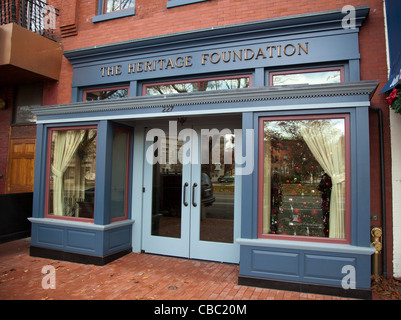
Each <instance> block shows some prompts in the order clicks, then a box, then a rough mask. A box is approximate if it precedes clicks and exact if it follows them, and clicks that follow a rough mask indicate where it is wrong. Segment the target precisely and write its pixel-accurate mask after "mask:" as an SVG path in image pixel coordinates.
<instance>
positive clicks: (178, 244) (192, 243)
mask: <svg viewBox="0 0 401 320" xmlns="http://www.w3.org/2000/svg"><path fill="white" fill-rule="evenodd" d="M167 121H168V120H165V123H166V122H167ZM226 122H227V121H225V123H226ZM207 126H208V127H209V128H210V129H211V128H216V127H217V129H218V130H221V129H223V128H225V127H226V126H224V125H223V124H216V125H213V124H212V125H207ZM203 127H205V126H203ZM231 127H232V128H234V125H232V126H231ZM162 128H166V126H162ZM184 128H185V127H184ZM190 128H191V129H192V130H193V131H194V132H195V133H197V136H196V137H195V138H196V139H197V141H196V142H197V147H198V156H199V159H198V161H197V162H196V163H195V164H193V163H191V164H186V165H183V174H182V177H183V178H182V188H181V196H182V201H181V202H182V203H181V206H182V207H181V208H182V212H181V215H182V221H181V238H180V239H176V238H167V237H160V236H152V235H151V228H152V224H151V219H149V216H148V215H150V216H151V210H152V209H151V206H152V185H153V165H152V164H149V163H148V162H147V160H146V152H147V150H148V148H149V147H151V146H152V144H153V141H146V138H145V137H146V134H147V132H145V134H144V151H143V161H144V163H143V168H144V170H143V187H144V189H143V190H144V193H143V199H142V201H143V205H142V217H141V218H142V230H141V232H142V237H141V241H142V246H141V247H142V249H143V250H144V251H145V252H149V253H155V254H162V255H170V256H179V257H184V258H193V259H201V260H212V261H219V262H229V263H239V251H240V250H239V249H240V248H239V244H237V242H236V239H237V238H239V237H240V224H241V221H240V219H241V176H240V175H235V185H234V226H233V229H234V230H233V232H234V235H233V243H222V242H213V241H203V240H199V236H200V215H201V210H200V207H201V206H200V205H199V206H196V207H194V206H193V204H192V200H194V201H195V202H196V203H200V196H201V195H200V192H201V188H200V181H201V163H200V149H201V132H200V128H201V126H200V125H196V126H195V125H193V126H190ZM150 129H151V128H148V130H150ZM236 129H237V128H236ZM178 131H180V128H178ZM232 132H233V130H232ZM187 143H188V142H187ZM191 143H192V145H191V147H193V145H194V137H192V138H191ZM185 182H187V183H188V186H187V187H186V188H185V187H184V183H185ZM194 183H197V184H198V187H195V188H194V187H193V186H194ZM184 191H185V196H186V199H184ZM193 192H195V193H193ZM184 201H187V202H189V205H188V206H184V205H183V202H184Z"/></svg>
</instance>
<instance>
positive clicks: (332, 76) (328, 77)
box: [273, 70, 341, 86]
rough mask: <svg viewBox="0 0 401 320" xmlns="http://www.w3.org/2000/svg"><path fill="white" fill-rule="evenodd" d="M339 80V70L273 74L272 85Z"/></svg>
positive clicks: (334, 81) (333, 81)
mask: <svg viewBox="0 0 401 320" xmlns="http://www.w3.org/2000/svg"><path fill="white" fill-rule="evenodd" d="M339 82H341V72H340V70H333V71H317V72H303V73H287V74H280V75H273V86H283V85H290V84H319V83H339Z"/></svg>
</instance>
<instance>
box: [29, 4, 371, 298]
mask: <svg viewBox="0 0 401 320" xmlns="http://www.w3.org/2000/svg"><path fill="white" fill-rule="evenodd" d="M368 12H369V8H367V7H361V8H356V18H357V19H356V27H355V28H354V29H343V28H342V26H341V20H342V18H343V14H342V13H341V10H338V11H330V12H324V13H316V14H309V15H302V16H296V17H288V18H284V19H272V20H266V21H259V22H254V23H248V24H240V25H234V26H229V27H220V28H214V29H213V28H212V29H206V30H201V31H193V32H187V33H181V34H175V35H169V36H161V37H156V38H151V39H142V40H134V41H129V42H124V43H118V44H112V45H104V46H99V47H93V48H86V49H79V50H74V51H69V52H65V53H64V54H65V56H66V57H67V59H69V61H70V62H71V63H72V65H73V68H74V73H73V83H72V97H71V104H70V105H64V106H63V105H61V106H51V107H41V108H36V109H35V113H36V114H37V143H36V154H37V156H36V162H35V184H34V190H35V192H34V201H33V218H32V219H31V222H32V240H31V243H32V246H33V247H35V248H43V249H51V250H56V251H61V252H68V253H76V254H82V255H88V256H94V257H99V258H104V257H107V256H110V255H113V254H115V253H118V252H122V251H126V250H132V248H134V251H139V250H140V249H141V243H140V239H141V237H140V236H138V233H139V234H140V233H141V232H142V231H141V215H142V211H141V209H142V207H141V206H142V204H141V203H140V201H141V200H140V199H141V190H142V184H141V180H142V177H138V180H136V177H135V175H133V179H132V181H131V183H130V193H129V194H130V199H129V203H130V204H131V208H130V210H129V216H128V219H127V220H123V221H119V222H114V223H111V222H110V200H109V196H108V194H109V191H110V190H108V188H109V187H110V180H111V176H110V171H111V170H110V165H111V159H110V154H111V152H110V150H111V148H112V127H113V126H114V125H115V123H116V121H118V122H121V121H126V120H129V121H131V123H132V124H133V128H131V130H132V139H131V141H135V143H132V148H131V150H133V152H132V154H131V172H134V174H135V172H136V173H138V174H141V173H140V171H141V170H140V165H141V163H142V161H143V156H144V152H143V151H142V152H141V148H143V142H144V136H143V134H142V135H141V134H139V135H136V134H137V132H140V130H137V127H136V123H137V122H136V121H138V120H142V121H145V120H146V119H147V120H148V121H149V123H151V122H152V119H156V118H157V119H164V118H165V117H166V115H168V116H174V117H182V116H187V117H190V116H192V115H194V116H195V115H197V116H199V115H203V116H204V117H205V119H206V118H207V117H209V116H210V117H218V116H224V117H227V119H229V116H230V115H231V114H237V115H241V117H242V132H243V139H242V140H243V142H244V143H243V153H245V151H246V148H247V145H246V144H245V141H246V129H252V130H254V131H255V132H259V129H260V128H258V119H259V117H266V116H287V115H301V114H302V115H310V114H328V113H329V114H334V113H347V114H350V124H351V125H350V128H351V132H350V137H351V228H350V229H351V232H350V239H349V243H348V244H333V243H324V242H319V243H316V242H303V241H288V240H280V239H277V240H276V239H258V236H257V226H258V212H257V204H258V198H257V197H258V187H257V178H258V165H257V160H258V155H257V152H258V140H257V134H255V140H254V141H253V143H254V146H253V150H254V161H255V162H254V170H253V172H252V173H251V174H248V175H244V176H242V179H241V190H242V194H241V199H240V201H239V202H238V203H240V204H241V225H240V229H241V236H240V238H238V239H236V241H237V242H238V243H239V245H240V262H239V263H240V275H239V276H240V278H241V279H251V280H252V279H254V280H257V281H259V280H260V281H262V280H274V281H277V280H278V281H283V282H286V283H288V282H290V283H295V284H313V285H324V286H328V287H334V288H341V287H342V279H343V278H344V273H342V268H343V267H344V265H351V266H353V267H355V270H356V290H362V291H365V290H366V291H369V289H370V257H371V254H372V253H373V252H374V250H373V249H371V248H370V220H369V218H370V204H369V202H370V201H369V199H370V188H369V183H370V166H369V161H367V160H368V159H369V157H370V154H369V106H370V97H371V94H372V92H374V90H375V88H376V86H377V83H375V82H373V81H370V82H369V81H368V82H362V81H359V80H360V78H359V58H360V56H359V49H358V47H359V46H358V32H359V28H360V27H361V25H362V22H363V20H364V19H365V18H366V16H367V15H368ZM273 47H274V49H273ZM278 48H280V51H278V50H279V49H278ZM234 51H235V52H236V54H237V55H236V56H234ZM229 52H230V56H229ZM240 54H241V55H242V59H239V55H240ZM234 57H236V60H234ZM331 66H343V67H344V80H345V83H342V84H331V85H316V86H298V87H280V88H277V87H270V86H269V72H272V71H277V70H285V69H296V68H307V67H312V68H317V67H331ZM233 74H252V88H248V89H241V90H233V91H230V92H229V91H224V92H203V93H194V94H183V95H173V96H162V97H141V96H140V95H141V89H142V85H143V84H144V83H146V82H150V81H153V82H162V81H166V80H171V79H173V80H174V79H175V80H178V79H180V80H182V79H187V78H189V79H190V78H196V77H198V78H199V77H213V76H219V75H233ZM121 85H128V86H129V87H130V98H127V99H121V100H118V101H116V100H115V101H99V102H79V101H81V100H82V95H83V90H85V89H89V88H96V87H106V86H109V87H113V86H114V87H115V86H121ZM165 105H173V106H174V112H173V113H169V114H166V113H163V112H162V110H161V109H162V106H165ZM86 124H96V125H97V126H98V138H97V139H98V148H97V163H96V191H95V192H96V194H95V201H96V202H95V219H94V223H92V224H88V223H84V222H75V221H68V220H59V219H57V220H56V219H46V218H44V211H45V203H44V202H45V192H46V181H45V179H46V159H47V148H48V146H47V141H48V136H47V135H48V129H49V128H51V127H57V126H70V125H74V126H76V125H86ZM134 133H135V134H134ZM138 144H139V145H138ZM141 144H142V145H141ZM137 153H139V154H137ZM137 201H138V202H139V204H137V203H136V202H137ZM134 202H135V204H134Z"/></svg>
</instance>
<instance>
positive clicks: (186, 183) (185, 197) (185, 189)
mask: <svg viewBox="0 0 401 320" xmlns="http://www.w3.org/2000/svg"><path fill="white" fill-rule="evenodd" d="M188 186H189V184H188V182H185V183H184V197H183V198H184V199H183V200H184V206H186V207H188V202H187V201H186V200H187V196H186V191H187V187H188Z"/></svg>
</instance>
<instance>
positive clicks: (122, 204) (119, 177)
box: [111, 128, 129, 219]
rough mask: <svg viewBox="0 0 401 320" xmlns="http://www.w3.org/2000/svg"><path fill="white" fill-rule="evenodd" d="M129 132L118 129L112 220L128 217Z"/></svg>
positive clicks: (113, 171) (113, 168) (115, 135)
mask: <svg viewBox="0 0 401 320" xmlns="http://www.w3.org/2000/svg"><path fill="white" fill-rule="evenodd" d="M128 148H129V132H128V131H126V130H122V129H119V128H116V129H115V130H114V136H113V158H112V168H111V219H116V218H124V217H126V215H127V205H128V202H127V201H128V199H127V196H128V194H127V192H128V180H127V179H128Z"/></svg>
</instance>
